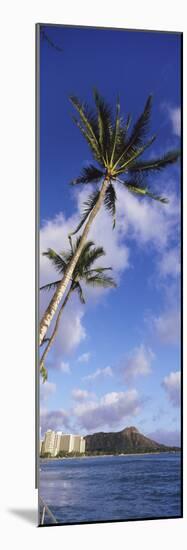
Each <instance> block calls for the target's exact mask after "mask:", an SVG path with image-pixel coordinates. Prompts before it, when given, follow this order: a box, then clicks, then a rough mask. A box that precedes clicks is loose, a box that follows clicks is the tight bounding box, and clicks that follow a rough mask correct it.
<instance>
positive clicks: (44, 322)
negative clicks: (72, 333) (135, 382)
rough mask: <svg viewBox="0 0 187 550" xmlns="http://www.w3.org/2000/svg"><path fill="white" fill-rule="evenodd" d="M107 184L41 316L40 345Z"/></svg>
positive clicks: (104, 183) (102, 198) (105, 180)
mask: <svg viewBox="0 0 187 550" xmlns="http://www.w3.org/2000/svg"><path fill="white" fill-rule="evenodd" d="M108 182H109V178H108V177H107V178H105V179H104V181H103V183H102V186H101V190H100V193H99V197H98V200H97V202H96V204H95V206H94V208H93V210H92V211H91V213H90V215H89V218H88V221H87V223H86V225H85V228H84V230H83V233H82V237H81V240H80V244H79V246H78V248H77V251H76V253H75V254H74V256H73V258H72V260H71V262H70V263H69V266H68V268H67V270H66V272H65V275H64V277H63V279H62V281H61V283H59V285H58V288H57V290H56V291H55V293H54V296H53V298H52V300H51V301H50V304H49V305H48V307H47V309H46V311H45V313H44V315H43V318H42V320H41V323H40V339H39V341H40V345H41V343H42V342H43V339H44V337H45V335H46V332H47V330H48V328H49V326H50V324H51V321H52V319H53V317H54V315H55V313H56V311H57V308H58V305H59V303H60V301H61V299H62V297H63V295H64V293H65V291H66V288H67V286H68V284H69V282H70V279H71V276H72V273H73V271H74V269H75V266H76V263H77V261H78V259H79V257H80V255H81V252H82V249H83V247H84V245H85V243H86V239H87V235H88V233H89V230H90V227H91V225H92V222H93V220H94V218H95V216H96V215H97V213H98V212H99V210H100V207H101V205H102V203H103V200H104V196H105V191H106V189H107V186H108Z"/></svg>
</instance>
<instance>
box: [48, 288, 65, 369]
mask: <svg viewBox="0 0 187 550" xmlns="http://www.w3.org/2000/svg"><path fill="white" fill-rule="evenodd" d="M72 292H73V289H72V286H70V289H69V290H68V293H67V295H66V297H65V300H64V301H63V303H62V305H61V308H60V310H59V313H58V316H57V319H56V323H55V327H54V330H53V332H52V334H51V337H50V339H49V342H48V344H47V346H46V348H45V350H44V352H43V355H42V357H41V359H40V369H41V368H42V367H43V365H44V360H45V358H46V355H47V354H48V353H49V350H50V348H51V346H52V343H53V341H54V339H55V336H56V334H57V332H58V327H59V323H60V319H61V315H62V312H63V310H64V308H65V305H66V304H67V302H68V300H69V298H70V295H71V293H72Z"/></svg>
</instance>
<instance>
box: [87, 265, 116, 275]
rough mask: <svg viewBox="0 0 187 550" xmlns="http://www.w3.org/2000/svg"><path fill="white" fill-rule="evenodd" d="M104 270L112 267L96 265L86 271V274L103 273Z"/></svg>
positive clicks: (109, 269)
mask: <svg viewBox="0 0 187 550" xmlns="http://www.w3.org/2000/svg"><path fill="white" fill-rule="evenodd" d="M104 271H112V267H95V268H93V269H89V270H88V271H85V273H86V275H90V274H92V273H103V272H104Z"/></svg>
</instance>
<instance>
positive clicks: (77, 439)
mask: <svg viewBox="0 0 187 550" xmlns="http://www.w3.org/2000/svg"><path fill="white" fill-rule="evenodd" d="M73 450H74V451H75V452H77V453H84V452H85V439H83V437H82V436H81V435H74V449H73Z"/></svg>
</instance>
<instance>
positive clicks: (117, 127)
mask: <svg viewBox="0 0 187 550" xmlns="http://www.w3.org/2000/svg"><path fill="white" fill-rule="evenodd" d="M119 130H120V102H119V100H118V101H117V103H116V120H115V126H114V129H113V133H112V140H111V141H112V152H111V158H110V164H111V166H112V163H113V159H114V155H115V150H116V145H117V143H118V140H119V138H120V132H119Z"/></svg>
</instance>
